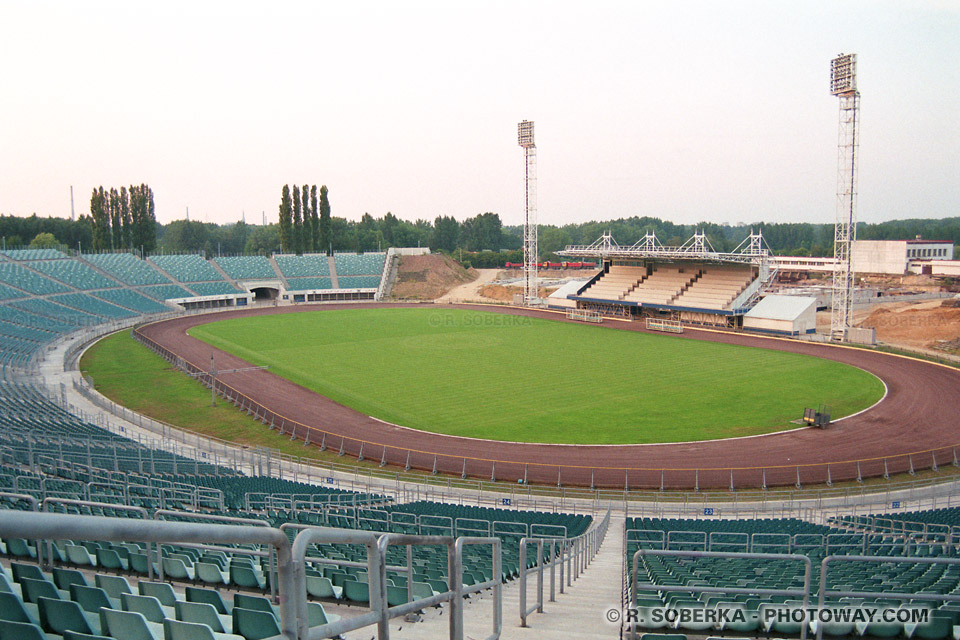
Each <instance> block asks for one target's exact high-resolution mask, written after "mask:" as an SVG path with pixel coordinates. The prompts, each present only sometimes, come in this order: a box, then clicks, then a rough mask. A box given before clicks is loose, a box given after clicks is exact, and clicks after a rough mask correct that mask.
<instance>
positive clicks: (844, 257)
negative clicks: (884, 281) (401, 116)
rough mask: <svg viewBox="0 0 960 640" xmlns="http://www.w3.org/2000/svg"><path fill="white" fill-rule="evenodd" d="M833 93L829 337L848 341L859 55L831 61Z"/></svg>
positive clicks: (853, 230) (852, 279) (855, 209)
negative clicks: (836, 123) (836, 111)
mask: <svg viewBox="0 0 960 640" xmlns="http://www.w3.org/2000/svg"><path fill="white" fill-rule="evenodd" d="M830 93H831V94H833V95H835V96H837V97H838V98H840V129H839V141H838V145H837V223H836V226H835V227H834V234H833V257H834V260H835V264H834V267H833V303H832V307H831V319H830V338H831V340H835V341H838V342H845V341H846V339H847V330H848V329H849V328H850V320H851V303H852V301H853V283H854V273H853V265H852V264H851V255H850V254H851V250H852V248H853V243H854V242H856V240H857V156H858V155H859V151H860V127H859V125H860V122H859V120H860V92H859V91H858V90H857V55H856V54H855V53H849V54H846V55H845V54H842V53H841V54H840V55H839V56H837V57H836V58H834V59H833V60H832V61H831V62H830Z"/></svg>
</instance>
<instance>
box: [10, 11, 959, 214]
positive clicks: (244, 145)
mask: <svg viewBox="0 0 960 640" xmlns="http://www.w3.org/2000/svg"><path fill="white" fill-rule="evenodd" d="M841 52H843V53H851V52H853V53H857V54H858V61H859V75H858V84H859V87H860V90H861V94H862V128H861V149H860V152H861V162H860V168H859V171H860V179H859V191H860V200H859V217H860V219H861V220H862V221H866V222H876V221H882V220H888V219H892V218H906V217H944V216H956V215H960V0H927V1H922V0H917V1H909V0H891V1H873V0H858V1H845V0H829V1H826V2H805V1H802V0H801V1H794V2H786V1H783V2H780V1H772V0H763V1H758V2H740V1H736V0H733V1H729V2H715V1H710V2H672V1H671V2H664V1H658V2H647V1H633V2H603V1H600V2H589V3H588V2H585V1H581V2H562V1H556V0H554V1H550V2H522V1H521V2H518V1H515V0H513V1H506V2H499V1H491V0H483V2H459V1H458V2H453V1H449V0H446V1H437V2H418V1H410V0H405V1H391V2H363V1H353V0H351V1H349V2H347V1H342V2H303V3H300V2H257V3H253V2H250V3H247V2H230V3H227V2H196V1H191V2H177V1H169V0H165V1H164V2H152V3H143V2H130V1H127V0H124V1H123V2H87V1H84V2H76V1H70V2H66V1H64V2H38V1H36V0H28V1H25V2H19V1H10V0H0V83H2V84H0V213H6V214H16V215H29V214H30V213H33V212H36V213H37V214H39V215H41V216H45V215H58V216H69V213H70V185H73V187H74V192H75V198H76V210H77V213H78V214H80V213H85V212H88V211H89V203H90V191H91V190H92V189H93V188H94V187H96V186H98V185H103V186H105V187H110V186H116V187H119V186H121V185H129V184H132V183H140V182H146V183H148V184H149V185H150V186H151V187H152V188H153V190H154V193H155V194H156V204H157V218H158V219H159V220H160V221H161V222H169V221H170V220H174V219H180V218H183V217H184V214H185V211H186V208H187V207H189V209H190V218H191V219H192V220H205V221H210V222H219V223H224V222H234V221H236V220H239V219H240V217H241V214H242V212H245V213H246V219H247V221H248V222H259V221H260V218H261V212H262V211H265V212H266V215H267V218H268V220H270V221H273V220H275V219H276V216H277V207H278V204H279V200H280V190H281V187H282V185H283V184H284V183H287V182H289V183H293V182H296V183H299V184H303V183H310V184H313V183H316V184H326V185H327V186H328V188H329V189H330V199H331V205H332V211H333V214H334V215H336V216H343V217H346V218H350V219H357V218H359V217H360V216H361V215H362V214H363V213H364V212H369V213H370V214H372V215H374V216H376V217H380V216H382V215H383V214H385V213H386V212H387V211H392V212H393V213H394V214H395V215H397V216H398V217H400V218H405V219H416V218H428V219H431V220H432V219H433V218H434V217H436V216H437V215H453V216H455V217H456V218H458V219H461V220H462V219H464V218H466V217H470V216H473V215H476V214H478V213H482V212H485V211H494V212H497V213H499V214H500V215H501V217H502V218H503V220H504V222H505V223H506V224H519V223H520V222H521V220H522V214H523V152H522V150H521V149H520V148H519V147H518V146H517V141H516V127H517V123H518V122H519V121H520V120H523V119H529V120H534V121H535V123H536V143H537V147H538V163H539V211H540V221H541V222H542V223H552V224H564V223H569V222H583V221H587V220H596V219H610V218H616V217H624V216H631V215H652V216H659V217H662V218H666V219H669V220H672V221H675V222H680V223H693V222H697V221H701V220H708V221H712V222H720V223H722V222H730V223H735V222H751V221H757V220H767V221H781V222H785V221H807V222H832V221H833V220H834V216H835V209H834V207H835V191H836V175H837V122H838V100H837V98H835V97H833V96H831V95H830V94H829V91H828V83H829V63H830V59H831V58H833V57H834V56H836V55H837V54H839V53H841Z"/></svg>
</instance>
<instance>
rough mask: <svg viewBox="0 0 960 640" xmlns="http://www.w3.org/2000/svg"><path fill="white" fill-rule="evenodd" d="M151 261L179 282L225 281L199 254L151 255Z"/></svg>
mask: <svg viewBox="0 0 960 640" xmlns="http://www.w3.org/2000/svg"><path fill="white" fill-rule="evenodd" d="M150 261H151V262H153V263H154V264H155V265H157V266H158V267H160V268H161V269H163V270H164V271H166V272H167V273H169V274H170V275H171V276H173V278H174V279H176V280H178V281H179V282H187V283H189V282H211V281H220V282H223V276H221V275H220V273H219V272H218V271H217V270H216V269H214V268H213V267H212V266H210V263H208V262H207V261H206V260H204V259H203V258H202V257H200V256H199V255H197V254H188V255H172V256H171V255H164V256H151V257H150Z"/></svg>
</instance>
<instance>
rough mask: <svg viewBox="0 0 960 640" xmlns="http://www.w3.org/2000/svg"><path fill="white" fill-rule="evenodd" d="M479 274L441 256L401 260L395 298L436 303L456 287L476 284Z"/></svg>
mask: <svg viewBox="0 0 960 640" xmlns="http://www.w3.org/2000/svg"><path fill="white" fill-rule="evenodd" d="M476 278H477V274H476V272H475V271H473V270H472V269H471V270H470V271H468V270H466V269H464V268H463V267H461V266H460V265H459V264H457V263H456V261H454V260H453V259H452V258H449V257H447V256H445V255H443V254H440V253H432V254H428V255H424V256H400V265H399V267H398V268H397V282H396V283H395V284H394V285H393V291H392V292H391V295H392V297H393V298H395V299H397V300H434V299H436V298H439V297H440V296H442V295H443V294H445V293H447V292H448V291H450V290H451V289H453V288H454V287H456V286H458V285H461V284H463V283H466V282H472V281H473V280H475V279H476Z"/></svg>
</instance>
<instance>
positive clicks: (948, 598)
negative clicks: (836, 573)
mask: <svg viewBox="0 0 960 640" xmlns="http://www.w3.org/2000/svg"><path fill="white" fill-rule="evenodd" d="M836 562H869V563H874V564H881V563H884V562H896V563H902V562H911V563H917V564H947V565H958V564H960V558H944V557H934V558H904V557H899V556H827V557H826V558H824V559H823V561H822V562H821V563H820V590H819V596H818V598H817V612H818V618H819V612H821V611H823V608H824V602H825V600H826V599H827V598H828V597H837V598H889V599H893V600H906V601H911V602H913V601H916V600H925V601H928V602H960V595H957V594H953V593H925V592H924V591H923V590H922V589H920V590H917V591H913V592H911V593H900V592H896V591H883V592H876V591H857V590H850V589H828V588H827V584H828V578H827V576H828V573H829V566H830V564H831V563H836ZM804 604H805V605H806V603H804ZM822 638H823V625H817V635H816V640H822Z"/></svg>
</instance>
